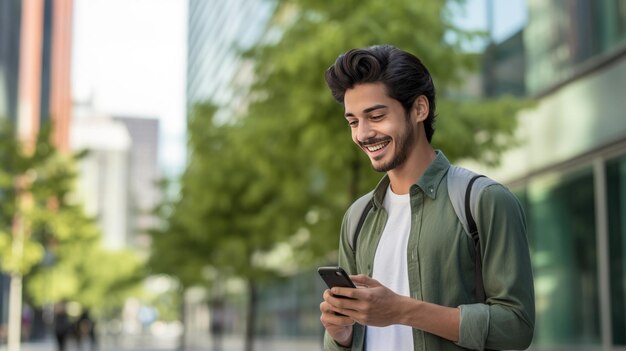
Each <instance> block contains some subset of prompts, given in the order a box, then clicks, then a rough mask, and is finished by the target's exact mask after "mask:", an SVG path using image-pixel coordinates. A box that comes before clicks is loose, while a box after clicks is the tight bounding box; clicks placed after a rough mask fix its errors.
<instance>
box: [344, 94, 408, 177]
mask: <svg viewBox="0 0 626 351" xmlns="http://www.w3.org/2000/svg"><path fill="white" fill-rule="evenodd" d="M344 106H345V117H346V120H347V121H348V124H349V125H350V128H351V131H352V140H353V141H354V142H355V143H356V144H357V145H358V146H359V147H360V148H361V149H362V150H363V152H365V153H366V154H367V155H368V156H369V158H370V161H371V162H372V167H374V169H375V170H376V171H378V172H388V171H390V170H393V169H395V168H397V167H399V166H401V165H403V164H404V162H405V161H406V159H407V157H408V156H409V154H410V153H411V152H412V151H413V150H414V145H415V141H416V139H415V137H416V133H417V131H416V128H417V127H416V124H417V123H413V122H412V120H411V118H410V115H407V112H406V111H405V109H404V107H403V106H402V104H400V102H399V101H398V100H395V99H393V98H391V97H389V96H388V95H387V91H386V89H385V86H384V85H383V84H382V83H365V84H359V85H356V86H354V87H353V88H352V89H348V90H346V93H345V96H344Z"/></svg>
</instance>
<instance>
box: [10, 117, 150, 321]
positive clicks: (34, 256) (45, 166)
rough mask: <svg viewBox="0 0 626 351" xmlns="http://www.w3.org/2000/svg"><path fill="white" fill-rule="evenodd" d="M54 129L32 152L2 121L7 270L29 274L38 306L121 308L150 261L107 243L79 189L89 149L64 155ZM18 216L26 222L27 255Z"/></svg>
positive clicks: (29, 290)
mask: <svg viewBox="0 0 626 351" xmlns="http://www.w3.org/2000/svg"><path fill="white" fill-rule="evenodd" d="M50 132H51V126H50V125H46V126H43V127H42V129H41V130H40V132H39V134H38V136H37V141H36V144H35V147H34V148H33V150H31V151H30V152H27V150H25V149H24V148H23V146H22V144H21V143H20V142H19V141H18V139H17V138H16V136H15V130H14V128H13V126H12V125H10V124H8V123H3V124H2V125H0V163H2V168H1V169H0V206H2V207H1V211H0V256H1V257H2V262H1V263H0V268H1V269H2V270H3V271H4V272H8V273H12V274H15V273H16V272H17V273H19V274H20V275H22V276H24V277H25V280H26V290H25V291H26V297H27V299H28V301H29V302H30V303H33V304H34V305H35V306H37V307H40V306H42V305H44V304H46V303H51V302H55V301H60V300H63V299H66V300H72V301H76V302H79V303H81V304H82V305H83V306H85V307H87V308H91V309H94V310H96V312H98V310H99V309H103V308H104V307H106V308H111V307H114V306H121V304H122V303H123V300H124V299H125V298H126V297H127V296H128V294H129V293H130V292H131V291H134V289H135V288H136V286H137V284H138V282H140V280H141V278H142V277H143V270H142V268H141V267H142V264H141V262H140V260H139V258H138V257H137V255H136V254H134V253H131V252H127V251H120V252H110V251H106V250H104V249H103V248H102V247H101V245H100V236H101V233H100V231H99V229H98V228H97V226H96V223H95V221H94V219H93V218H90V217H89V216H87V215H86V214H85V213H84V211H83V207H82V205H81V204H80V203H78V202H77V201H76V199H75V196H74V193H73V191H74V182H75V179H76V171H75V167H74V164H75V162H76V161H77V160H78V159H79V158H80V157H82V156H83V154H77V155H64V154H61V153H59V152H58V151H57V150H56V148H55V147H54V146H53V145H52V144H51V142H50ZM17 185H21V186H17ZM20 197H22V198H24V199H25V200H24V199H22V200H20ZM20 202H21V204H20ZM16 218H19V219H20V220H21V221H22V223H23V224H24V230H23V231H22V233H21V235H20V236H21V238H19V239H20V240H21V242H22V247H23V253H22V254H20V255H19V256H16V255H15V253H16V249H15V246H14V243H15V240H16V239H17V238H18V233H16V232H15V229H14V222H15V220H16ZM105 302H106V304H105Z"/></svg>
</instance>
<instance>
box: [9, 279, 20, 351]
mask: <svg viewBox="0 0 626 351" xmlns="http://www.w3.org/2000/svg"><path fill="white" fill-rule="evenodd" d="M21 327H22V275H21V274H19V273H17V272H13V273H12V274H11V289H10V292H9V337H8V343H7V349H8V350H9V351H20V346H21V340H20V339H21V335H22V330H21Z"/></svg>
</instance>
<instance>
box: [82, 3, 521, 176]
mask: <svg viewBox="0 0 626 351" xmlns="http://www.w3.org/2000/svg"><path fill="white" fill-rule="evenodd" d="M223 1H227V0H223ZM487 1H493V2H494V5H495V11H494V28H493V33H492V36H493V38H494V40H495V41H496V42H498V41H501V40H502V39H505V38H507V37H508V36H510V35H511V34H513V33H514V32H515V31H516V30H518V29H519V28H521V26H522V25H523V24H524V23H525V22H526V10H525V7H524V6H525V2H526V1H525V0H467V1H466V7H465V8H464V9H459V10H460V11H458V24H459V25H460V26H461V27H463V28H466V29H481V30H485V29H486V22H487V21H486V18H487V16H486V2H487ZM186 27H187V1H186V0H75V1H74V30H73V53H72V95H73V100H74V101H75V102H78V103H83V104H84V103H86V102H91V104H92V106H93V108H94V109H95V111H97V112H101V113H106V114H110V115H113V116H126V117H151V118H158V119H159V120H160V123H161V124H160V128H161V133H160V134H161V135H160V137H161V145H160V150H159V151H160V152H159V153H160V155H159V156H160V160H159V163H160V165H161V168H162V170H163V172H164V173H163V175H165V176H175V175H177V174H179V173H181V172H182V171H183V169H184V166H185V154H186V152H185V144H186V142H185V138H186V137H185V135H186V132H185V128H186V127H185V122H186V116H185V115H186V107H185V104H186V102H185V86H186V55H187V46H186V45H187V28H186Z"/></svg>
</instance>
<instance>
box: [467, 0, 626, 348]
mask: <svg viewBox="0 0 626 351" xmlns="http://www.w3.org/2000/svg"><path fill="white" fill-rule="evenodd" d="M528 10H529V16H528V24H527V26H526V28H525V29H524V34H523V39H524V40H523V41H524V50H525V52H526V54H525V58H526V63H525V65H526V66H525V70H526V74H525V75H524V78H525V82H526V91H527V93H528V94H529V96H530V97H532V98H533V99H534V100H536V105H535V106H533V107H531V108H528V109H526V110H524V111H521V113H519V115H518V119H519V127H518V130H517V133H518V137H519V139H520V141H522V143H521V146H520V147H517V148H515V149H513V150H511V151H509V152H508V153H506V154H505V155H504V157H503V159H502V163H501V165H500V166H499V167H497V168H495V169H482V170H481V169H480V167H478V166H476V168H478V169H479V170H481V171H483V172H484V173H485V174H488V175H490V176H492V177H494V178H496V179H498V180H500V181H503V182H504V183H506V184H508V185H509V187H510V188H511V189H512V190H513V191H514V192H515V193H516V194H517V195H518V197H519V198H520V199H521V200H522V202H523V204H524V206H525V208H526V214H527V221H528V234H529V242H530V247H531V254H532V260H533V269H534V276H535V294H536V312H537V320H536V328H535V338H534V342H533V344H532V346H531V349H533V350H571V349H579V350H624V349H625V348H626V304H625V301H626V225H625V222H624V220H623V218H626V112H625V111H626V99H624V91H626V3H625V2H624V1H619V0H601V1H592V0H562V1H539V0H530V1H528Z"/></svg>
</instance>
